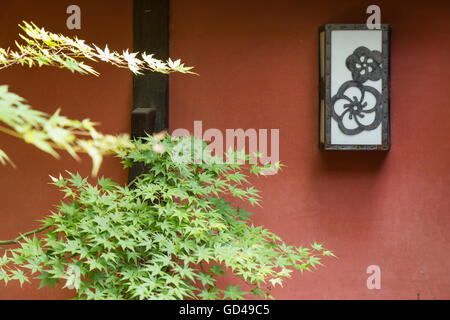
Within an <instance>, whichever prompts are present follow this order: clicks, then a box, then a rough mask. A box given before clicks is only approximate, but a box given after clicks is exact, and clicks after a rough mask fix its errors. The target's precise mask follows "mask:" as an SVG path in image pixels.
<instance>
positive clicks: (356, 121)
mask: <svg viewBox="0 0 450 320" xmlns="http://www.w3.org/2000/svg"><path fill="white" fill-rule="evenodd" d="M331 106H332V116H333V119H334V120H336V122H337V123H338V125H339V129H340V130H341V131H342V132H343V133H344V134H347V135H355V134H358V133H360V132H362V131H364V130H373V129H376V128H377V127H378V126H379V124H380V123H381V119H382V112H381V107H382V105H381V96H380V93H379V92H378V91H377V90H376V89H375V88H373V87H370V86H364V85H363V84H362V83H360V82H358V81H347V82H345V83H344V84H343V85H342V86H341V87H340V88H339V90H338V92H337V94H336V95H335V96H334V97H333V98H332V100H331Z"/></svg>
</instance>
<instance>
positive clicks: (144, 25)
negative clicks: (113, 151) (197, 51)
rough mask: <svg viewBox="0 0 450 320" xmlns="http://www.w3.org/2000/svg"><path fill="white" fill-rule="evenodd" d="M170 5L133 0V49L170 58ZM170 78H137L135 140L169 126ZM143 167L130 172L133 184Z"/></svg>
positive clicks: (154, 75)
mask: <svg viewBox="0 0 450 320" xmlns="http://www.w3.org/2000/svg"><path fill="white" fill-rule="evenodd" d="M169 4H170V0H134V1H133V16H134V17H133V47H134V48H133V49H134V51H135V52H136V51H139V52H146V53H148V54H150V53H152V54H154V55H155V58H158V59H161V60H167V59H168V58H169ZM168 93H169V78H168V76H167V75H164V74H160V73H156V72H148V73H146V74H145V75H139V76H134V79H133V112H132V117H131V132H132V137H134V138H137V137H141V136H144V135H145V133H153V132H159V131H162V130H164V129H168V127H169V109H168V108H169V95H168ZM142 170H143V168H140V167H138V166H134V167H133V168H131V169H130V173H129V180H130V181H131V180H132V179H134V178H135V177H136V176H137V175H139V174H140V173H141V172H142Z"/></svg>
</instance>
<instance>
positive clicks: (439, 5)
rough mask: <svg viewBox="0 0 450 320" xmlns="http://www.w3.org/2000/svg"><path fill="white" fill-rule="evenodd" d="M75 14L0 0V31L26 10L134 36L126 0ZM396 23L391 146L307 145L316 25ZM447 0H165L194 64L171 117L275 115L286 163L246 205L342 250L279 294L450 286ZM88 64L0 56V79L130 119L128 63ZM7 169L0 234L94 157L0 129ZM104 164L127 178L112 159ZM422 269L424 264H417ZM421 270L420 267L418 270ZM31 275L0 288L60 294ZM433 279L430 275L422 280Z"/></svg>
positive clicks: (13, 228)
mask: <svg viewBox="0 0 450 320" xmlns="http://www.w3.org/2000/svg"><path fill="white" fill-rule="evenodd" d="M76 3H77V4H78V5H79V6H80V7H81V8H82V30H80V31H68V30H67V29H66V27H65V20H66V17H67V15H66V14H65V9H66V8H67V6H68V5H69V4H73V3H72V2H68V1H58V2H50V1H49V3H47V2H40V3H39V5H38V4H35V2H34V1H26V4H23V2H21V3H19V2H17V3H14V2H8V3H5V4H2V10H1V11H0V46H1V47H4V46H7V45H13V39H15V35H16V34H17V32H18V29H17V27H16V25H17V23H18V22H20V21H21V20H32V21H34V22H36V23H37V24H40V25H45V26H46V27H47V28H48V29H50V30H54V31H57V32H64V33H66V34H69V35H77V36H78V37H80V38H85V39H87V40H88V42H96V43H99V44H105V43H108V44H109V46H110V47H112V48H116V49H122V48H127V47H131V45H132V2H131V1H121V2H119V1H95V2H94V1H76ZM373 3H377V4H379V5H380V6H381V9H382V22H383V23H389V24H391V26H392V29H393V33H392V70H391V73H392V94H391V108H392V111H391V116H392V150H391V151H390V152H389V153H371V152H367V153H365V152H323V151H320V150H319V149H318V148H317V139H318V137H317V132H318V127H317V119H318V115H317V112H318V111H317V83H318V79H317V66H318V58H317V56H318V48H317V42H318V41H317V28H318V26H319V25H322V24H325V23H364V22H365V19H366V14H365V10H366V8H367V6H368V5H370V4H373ZM449 13H450V4H449V2H448V1H426V2H423V1H407V2H405V1H392V0H391V1H376V2H374V1H360V0H359V1H357V0H352V1H345V2H342V1H341V2H337V1H324V0H316V1H300V0H298V1H287V0H277V1H275V0H270V1H269V0H264V1H261V0H258V1H257V0H245V1H238V0H228V1H198V0H196V1H184V0H172V7H171V30H170V31H171V56H172V57H174V58H182V59H183V60H184V61H185V62H186V63H187V64H190V65H194V66H195V67H196V71H197V72H198V73H200V76H199V77H196V76H191V77H178V76H174V77H172V79H171V82H170V90H171V93H170V127H171V129H172V130H173V129H175V128H180V127H182V128H187V129H190V130H192V128H193V122H194V120H202V121H203V128H204V130H206V129H208V128H219V129H222V130H224V129H226V128H230V129H233V128H244V129H247V128H255V129H260V128H262V129H264V128H265V129H271V128H279V129H280V157H281V160H282V162H283V163H284V164H286V165H287V168H285V170H284V171H283V172H282V173H280V174H279V175H277V176H271V177H268V178H267V179H255V180H254V182H255V184H256V186H257V187H258V188H259V189H261V190H262V191H263V195H264V196H265V200H264V203H263V208H262V209H255V210H254V212H255V213H256V215H255V216H254V219H255V220H256V223H257V224H262V225H264V226H266V227H268V228H270V229H271V230H272V231H274V232H276V233H278V234H279V235H280V236H282V237H283V238H284V239H285V240H286V241H287V242H288V243H290V244H295V245H300V244H308V243H311V242H312V241H323V242H325V243H326V245H327V247H329V248H330V249H332V250H334V252H335V253H336V254H337V255H338V256H339V259H336V260H335V259H328V260H326V261H325V263H326V267H325V268H319V269H318V270H317V271H316V272H314V273H307V274H304V275H303V276H302V275H300V274H295V275H294V276H293V278H292V279H291V280H289V281H287V282H286V283H285V285H284V288H278V289H276V290H275V291H274V295H275V297H276V298H278V299H416V298H417V294H420V298H423V299H431V298H433V296H434V297H436V298H438V299H449V298H450V275H449V274H448V270H450V258H449V256H448V252H449V232H448V230H449V223H450V218H449V216H448V213H449V205H450V200H449V192H448V187H449V185H450V178H449V173H450V147H449V142H448V139H449V138H450V120H449V119H450V108H448V107H447V105H448V103H449V100H450V92H449V91H448V84H449V80H450V75H449V67H450V60H448V57H449V53H450V52H449V43H450V42H449V40H450V39H449V38H450V28H449V24H450V22H449V20H448V14H449ZM97 69H98V70H99V71H100V72H101V73H102V76H101V77H100V78H93V77H86V76H79V75H74V74H71V73H70V72H68V71H64V70H56V69H50V68H46V69H32V70H26V69H22V68H19V67H17V68H16V67H14V68H13V69H10V70H6V71H1V72H0V83H8V84H10V89H11V90H12V91H13V92H16V93H18V94H20V95H22V96H24V97H26V98H27V99H28V101H29V103H30V104H31V105H33V106H35V107H37V108H40V109H43V110H46V111H48V112H53V111H54V110H55V109H56V108H58V107H62V109H63V111H64V113H65V114H67V115H69V116H71V117H75V118H83V117H89V118H91V119H93V120H98V121H101V122H102V126H101V129H102V130H103V131H105V132H108V133H118V132H128V131H129V112H130V109H131V99H132V86H131V76H130V74H129V73H128V72H126V71H121V70H117V69H115V68H112V67H109V66H101V65H99V66H98V67H97ZM0 146H1V147H2V149H4V150H5V151H7V152H8V153H9V155H10V156H11V158H12V159H13V160H14V161H15V163H16V165H17V167H18V169H16V170H14V169H12V168H10V167H1V168H0V182H1V183H0V214H1V216H0V239H8V238H13V237H15V236H16V235H17V234H18V233H19V232H24V231H27V230H30V229H32V228H34V227H36V226H37V225H38V223H37V222H36V221H35V220H37V219H40V218H42V217H43V216H45V215H46V214H47V213H48V210H49V209H51V208H52V206H53V205H54V204H56V203H57V202H58V201H59V199H60V194H59V192H58V191H57V190H55V189H54V188H53V187H52V186H49V185H47V184H46V182H47V181H48V175H49V174H52V175H57V174H58V173H59V172H64V170H66V169H67V170H71V171H77V170H78V171H80V172H81V173H82V174H84V175H88V174H89V172H90V163H89V160H88V159H87V158H84V159H83V162H82V163H77V162H75V161H74V160H72V159H70V158H69V157H67V156H63V157H62V159H61V160H59V161H58V160H53V159H52V158H51V157H50V156H47V155H44V154H42V153H41V152H40V151H38V150H36V149H35V148H33V147H31V146H30V147H29V146H24V144H23V143H22V142H20V141H18V140H15V139H13V138H11V139H10V138H7V137H4V136H3V135H0ZM101 174H105V175H108V176H112V177H113V178H114V179H116V180H119V181H125V178H126V173H125V172H123V171H121V170H120V165H119V164H118V163H117V161H115V160H113V159H109V160H107V161H105V163H104V165H103V167H102V172H101ZM369 265H379V266H380V268H381V290H368V289H367V287H366V279H367V277H368V276H369V275H367V274H366V268H367V267H368V266H369ZM422 272H423V273H424V275H422ZM425 279H427V280H425ZM37 286H38V283H37V282H35V283H33V284H31V285H30V284H26V285H24V288H23V289H20V288H19V286H18V285H17V284H15V283H10V284H9V285H8V287H7V288H5V287H4V286H3V285H1V284H0V299H30V298H45V299H48V298H68V297H71V296H72V295H73V293H72V292H71V291H69V290H56V291H51V290H49V289H48V288H46V289H41V290H39V291H38V290H37V289H36V288H37ZM429 288H430V289H431V291H430V289H429Z"/></svg>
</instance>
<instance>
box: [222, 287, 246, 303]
mask: <svg viewBox="0 0 450 320" xmlns="http://www.w3.org/2000/svg"><path fill="white" fill-rule="evenodd" d="M246 294H248V292H246V291H241V290H240V287H239V286H232V285H229V286H228V287H227V288H226V290H225V291H224V292H223V298H224V299H226V298H230V299H231V300H244V297H243V296H244V295H246Z"/></svg>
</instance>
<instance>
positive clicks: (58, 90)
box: [0, 0, 133, 299]
mask: <svg viewBox="0 0 450 320" xmlns="http://www.w3.org/2000/svg"><path fill="white" fill-rule="evenodd" d="M71 4H77V5H79V6H80V7H81V30H76V31H75V30H74V31H70V30H68V29H67V27H66V19H67V17H68V16H69V15H68V14H66V8H67V7H68V6H69V5H71ZM132 19H133V15H132V1H107V0H101V1H87V0H82V1H80V0H77V1H2V4H1V10H0V47H2V48H4V47H7V46H14V40H15V39H18V33H19V32H20V31H21V30H20V29H19V28H18V26H17V24H18V23H20V22H21V21H22V20H25V21H33V22H35V23H36V24H37V25H38V26H42V27H45V28H46V29H47V30H50V31H53V32H57V33H63V34H66V35H71V36H77V37H78V38H80V39H85V40H86V41H87V42H88V43H92V42H95V43H96V44H99V45H100V46H101V45H105V44H106V43H107V44H108V45H109V47H110V48H111V49H112V48H114V49H117V50H122V49H126V48H131V47H132V41H133V40H132V34H133V33H132V32H133V31H132V28H133V26H132ZM95 67H96V69H97V71H99V72H100V73H101V76H100V77H99V78H96V77H94V76H82V75H78V74H72V73H71V72H70V71H66V70H59V69H56V68H49V67H47V68H42V69H38V68H35V69H28V68H26V67H23V68H21V67H11V68H9V69H6V70H2V71H0V84H9V86H10V90H11V91H12V92H15V93H17V94H19V95H20V96H22V97H24V98H26V99H27V101H28V103H29V104H30V105H31V106H33V107H35V108H37V109H39V110H43V111H46V112H48V113H53V112H55V111H56V109H57V108H59V107H61V109H62V113H63V114H65V115H67V116H69V117H71V118H75V119H83V118H90V119H91V120H93V121H97V122H101V126H100V127H99V129H100V130H101V131H103V132H106V133H112V134H113V133H122V132H129V131H130V125H129V122H130V112H131V106H132V97H133V96H132V90H133V89H132V76H131V74H130V72H127V70H123V69H122V70H119V69H117V68H114V67H112V66H107V65H104V64H98V65H96V66H95ZM0 146H1V147H0V148H1V149H2V150H4V151H5V152H7V153H8V155H9V156H10V158H11V159H12V160H13V161H14V163H15V164H16V166H17V169H13V168H12V167H10V166H5V167H4V166H0V239H1V240H6V239H12V238H15V237H16V236H17V235H18V234H19V233H20V232H22V233H23V232H26V231H29V230H32V229H34V228H36V227H38V226H39V222H37V221H36V220H38V219H42V218H43V217H45V216H46V215H47V214H48V213H49V210H51V209H52V208H53V207H54V205H56V204H58V203H59V201H60V199H61V196H62V194H61V193H60V192H59V191H58V190H57V189H56V188H55V187H54V186H51V185H48V182H49V181H50V178H49V174H51V175H53V176H55V175H58V174H59V173H60V172H61V173H64V172H65V170H69V171H72V172H76V171H79V172H80V174H82V175H84V176H89V175H90V172H91V163H90V159H89V158H88V157H83V160H82V162H81V163H78V162H76V161H75V160H73V159H72V158H71V157H70V156H67V155H62V157H61V159H60V160H55V159H53V158H52V157H51V156H49V155H46V154H44V153H43V152H41V151H39V150H37V149H36V148H34V147H32V146H28V145H26V144H25V143H23V142H22V141H20V140H17V139H15V138H9V137H6V136H5V135H4V134H0ZM100 175H107V176H111V177H112V178H113V179H115V180H116V181H123V182H125V181H126V177H127V173H126V172H125V171H123V170H121V165H120V163H119V162H118V161H117V160H115V159H112V158H110V159H106V160H105V161H104V163H103V165H102V168H101V172H100ZM38 286H39V281H36V282H33V283H32V284H25V285H24V287H23V289H21V288H20V287H19V285H18V283H17V282H16V281H13V282H10V283H9V284H8V287H6V288H5V286H4V284H3V283H2V284H0V299H65V298H68V297H72V296H73V292H72V291H70V290H67V289H66V290H55V291H52V290H50V289H49V288H48V287H46V288H44V289H40V290H37V288H38Z"/></svg>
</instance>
